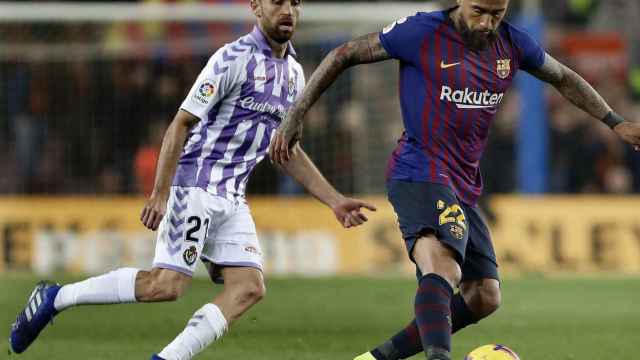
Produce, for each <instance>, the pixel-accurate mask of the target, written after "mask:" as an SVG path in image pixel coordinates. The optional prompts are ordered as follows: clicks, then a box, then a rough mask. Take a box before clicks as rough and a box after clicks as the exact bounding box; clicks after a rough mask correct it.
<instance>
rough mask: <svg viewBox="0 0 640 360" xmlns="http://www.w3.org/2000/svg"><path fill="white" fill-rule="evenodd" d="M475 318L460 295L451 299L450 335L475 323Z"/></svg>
mask: <svg viewBox="0 0 640 360" xmlns="http://www.w3.org/2000/svg"><path fill="white" fill-rule="evenodd" d="M477 322H478V320H476V316H475V315H473V313H472V312H471V310H470V309H469V307H468V306H467V303H466V302H464V298H463V297H462V295H460V293H457V294H456V295H455V296H454V297H453V298H452V299H451V333H452V334H455V333H456V332H457V331H458V330H460V329H463V328H465V327H467V326H469V325H471V324H475V323H477Z"/></svg>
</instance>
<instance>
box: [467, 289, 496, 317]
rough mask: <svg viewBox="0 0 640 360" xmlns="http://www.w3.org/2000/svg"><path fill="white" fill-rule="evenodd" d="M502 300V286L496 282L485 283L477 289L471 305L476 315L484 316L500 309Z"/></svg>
mask: <svg viewBox="0 0 640 360" xmlns="http://www.w3.org/2000/svg"><path fill="white" fill-rule="evenodd" d="M501 302H502V294H501V293H500V287H499V286H498V285H494V284H483V286H480V287H478V288H477V289H476V292H475V294H474V296H473V299H472V301H471V304H470V305H471V307H472V311H473V312H474V314H476V316H478V317H479V318H484V317H487V316H489V315H491V314H493V313H494V312H495V311H496V310H498V308H499V307H500V304H501Z"/></svg>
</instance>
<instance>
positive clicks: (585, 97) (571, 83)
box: [531, 54, 611, 119]
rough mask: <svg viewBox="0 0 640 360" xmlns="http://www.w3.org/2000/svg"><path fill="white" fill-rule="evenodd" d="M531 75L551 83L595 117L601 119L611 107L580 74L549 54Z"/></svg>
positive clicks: (572, 101) (576, 104)
mask: <svg viewBox="0 0 640 360" xmlns="http://www.w3.org/2000/svg"><path fill="white" fill-rule="evenodd" d="M531 75H533V76H535V77H537V78H538V79H540V80H542V81H545V82H548V83H549V84H551V85H553V86H554V87H555V88H556V89H558V91H559V92H560V93H561V94H562V95H563V96H564V97H565V98H566V99H568V100H569V101H571V103H573V104H574V105H575V106H577V107H579V108H580V109H582V110H584V111H585V112H587V113H589V114H590V115H592V116H593V117H595V118H597V119H602V118H604V116H605V115H606V114H607V113H608V112H609V111H611V107H610V106H609V105H608V104H607V102H606V101H605V100H604V99H603V98H602V96H601V95H600V94H599V93H598V92H597V91H596V90H595V89H594V88H593V87H592V86H591V85H590V84H589V83H588V82H587V81H586V80H585V79H583V78H582V77H581V76H580V75H578V74H577V73H576V72H575V71H573V70H571V69H569V68H568V67H567V66H565V65H563V64H561V63H560V62H558V61H557V60H556V59H554V58H553V57H551V56H550V55H549V54H547V55H546V56H545V61H544V65H542V67H541V68H540V69H537V70H533V71H531Z"/></svg>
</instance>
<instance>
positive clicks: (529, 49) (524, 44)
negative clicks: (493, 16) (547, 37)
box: [512, 27, 545, 71]
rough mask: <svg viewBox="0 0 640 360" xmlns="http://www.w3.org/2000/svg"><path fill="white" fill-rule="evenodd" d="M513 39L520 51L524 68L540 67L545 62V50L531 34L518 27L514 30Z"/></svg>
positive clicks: (521, 63)
mask: <svg viewBox="0 0 640 360" xmlns="http://www.w3.org/2000/svg"><path fill="white" fill-rule="evenodd" d="M512 36H513V41H514V43H515V45H516V47H517V48H518V50H519V52H520V68H521V69H522V70H525V71H528V70H535V69H539V68H540V67H541V66H542V65H543V64H544V57H545V51H544V49H543V48H542V47H541V46H540V44H538V42H537V41H535V40H534V39H533V38H532V37H531V35H529V34H528V33H526V32H525V31H523V30H520V29H518V28H516V27H514V28H513V31H512Z"/></svg>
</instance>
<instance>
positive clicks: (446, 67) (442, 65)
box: [440, 61, 460, 69]
mask: <svg viewBox="0 0 640 360" xmlns="http://www.w3.org/2000/svg"><path fill="white" fill-rule="evenodd" d="M456 65H460V62H457V63H451V64H445V63H444V61H440V69H448V68H450V67H454V66H456Z"/></svg>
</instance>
